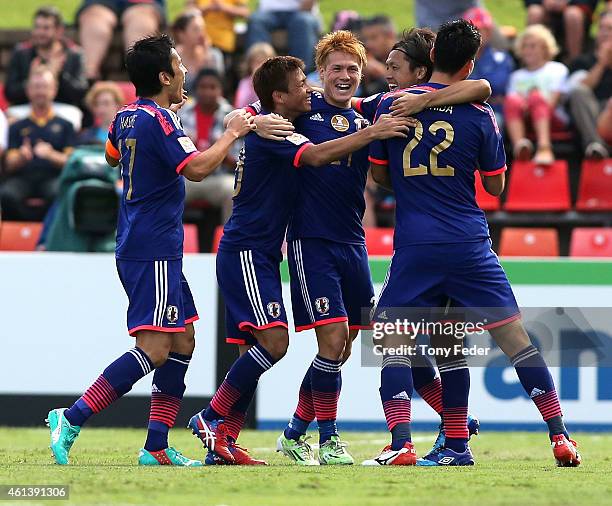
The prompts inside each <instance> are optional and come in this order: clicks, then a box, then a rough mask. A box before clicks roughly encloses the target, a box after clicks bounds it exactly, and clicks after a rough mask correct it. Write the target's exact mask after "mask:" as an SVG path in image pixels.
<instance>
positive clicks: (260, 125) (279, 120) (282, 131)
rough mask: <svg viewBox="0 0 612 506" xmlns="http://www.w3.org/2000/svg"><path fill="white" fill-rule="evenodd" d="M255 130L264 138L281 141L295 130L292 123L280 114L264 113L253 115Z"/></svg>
mask: <svg viewBox="0 0 612 506" xmlns="http://www.w3.org/2000/svg"><path fill="white" fill-rule="evenodd" d="M254 120H255V129H254V130H255V132H256V133H257V135H259V136H260V137H262V138H264V139H269V140H272V141H282V140H283V139H285V137H288V136H289V135H291V134H292V133H293V132H294V131H295V127H294V126H293V123H291V121H289V120H288V119H285V118H283V117H282V116H281V115H280V114H275V113H272V114H265V115H259V116H256V117H255V119H254Z"/></svg>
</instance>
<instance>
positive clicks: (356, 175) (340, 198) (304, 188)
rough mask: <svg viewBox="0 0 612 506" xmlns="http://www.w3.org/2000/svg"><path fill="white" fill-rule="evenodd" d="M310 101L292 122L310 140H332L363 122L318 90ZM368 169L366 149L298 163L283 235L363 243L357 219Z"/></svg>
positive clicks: (355, 128) (363, 207) (358, 128)
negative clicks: (318, 163)
mask: <svg viewBox="0 0 612 506" xmlns="http://www.w3.org/2000/svg"><path fill="white" fill-rule="evenodd" d="M311 103H312V110H311V111H310V112H308V113H305V114H303V115H301V116H300V117H298V118H297V119H296V120H295V122H294V124H295V129H296V131H297V132H299V133H300V134H302V135H304V136H306V137H308V138H309V139H310V140H311V141H312V142H314V143H315V144H320V143H322V142H326V141H330V140H333V139H338V138H340V137H342V136H345V135H349V134H352V133H355V132H357V131H358V130H360V129H361V128H365V127H366V126H368V125H369V122H368V121H367V120H366V119H364V118H363V116H362V115H361V114H359V113H358V112H357V111H355V110H354V109H351V108H348V109H341V108H338V107H334V106H333V105H330V104H328V103H327V102H326V101H325V99H324V98H323V96H322V95H321V94H320V93H318V92H314V93H313V94H312V96H311ZM368 168H369V164H368V148H367V147H365V148H363V149H360V150H359V151H356V152H354V153H351V154H349V155H348V156H346V157H344V158H343V159H342V160H337V161H335V162H332V163H330V164H327V165H323V166H322V167H311V166H308V165H305V166H302V167H300V168H299V169H298V178H299V186H300V191H299V196H298V199H297V201H296V205H295V209H294V215H293V219H292V221H291V224H290V226H289V232H288V233H287V239H288V240H295V239H301V238H306V237H313V238H320V239H327V240H330V241H336V242H341V243H348V244H365V235H364V231H363V226H362V224H361V220H362V219H363V213H364V212H365V199H364V196H363V193H364V190H365V184H366V178H367V174H368Z"/></svg>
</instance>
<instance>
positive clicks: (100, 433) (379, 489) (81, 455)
mask: <svg viewBox="0 0 612 506" xmlns="http://www.w3.org/2000/svg"><path fill="white" fill-rule="evenodd" d="M144 435H145V432H144V430H135V429H120V430H109V429H94V428H91V429H87V428H85V429H84V430H83V432H82V433H81V436H80V437H79V439H78V440H77V442H76V443H75V446H74V447H73V450H72V452H71V453H72V465H71V466H67V467H59V466H56V465H54V464H52V463H51V462H52V460H51V456H50V451H49V450H48V448H47V445H48V443H49V441H48V439H49V434H48V431H47V430H44V429H14V428H2V429H0V485H4V484H15V485H25V484H53V485H60V484H63V485H69V486H70V500H69V501H53V502H51V503H50V504H67V503H69V504H143V505H182V504H197V505H202V506H204V505H205V506H215V505H219V506H220V505H227V506H242V505H244V506H258V505H261V506H263V505H265V506H268V505H279V506H280V505H282V506H289V505H310V504H312V505H328V504H329V505H333V506H341V505H351V506H361V505H385V506H386V505H395V504H415V505H420V504H435V505H436V506H443V505H446V504H448V505H453V506H460V505H478V506H485V505H486V506H488V505H501V504H503V505H545V504H546V505H559V506H574V505H584V504H593V505H603V504H612V435H611V434H578V433H577V434H575V435H574V436H575V437H576V439H577V440H578V441H579V442H580V449H581V451H582V454H583V465H582V466H581V467H579V468H574V469H567V468H566V469H561V468H556V467H555V466H554V462H553V459H552V453H551V451H550V448H549V447H548V445H547V438H546V435H545V434H544V433H541V434H540V433H538V434H534V433H520V432H509V433H501V432H496V433H495V432H491V433H486V432H484V433H482V434H481V435H479V436H477V437H475V438H474V440H473V442H472V449H473V452H474V454H475V457H476V459H477V465H476V466H475V467H473V468H440V469H432V468H393V467H388V468H364V467H361V466H357V465H356V466H350V467H343V468H339V467H333V468H332V467H318V468H298V467H295V466H293V465H291V464H290V462H289V461H288V460H287V459H285V458H284V457H283V456H282V455H280V454H277V453H275V452H274V451H273V447H274V444H275V440H276V436H277V434H276V433H274V432H263V431H245V432H244V434H243V435H242V436H241V443H242V444H244V445H245V446H248V447H249V448H251V451H252V452H253V454H254V455H256V456H259V457H262V458H265V459H267V460H268V462H269V463H270V464H271V465H270V466H269V467H266V468H262V467H238V466H227V467H221V466H217V467H207V468H199V469H187V468H169V467H155V468H153V467H148V468H142V467H138V466H137V465H135V461H136V457H137V453H138V449H139V448H140V446H141V445H142V442H143V438H144ZM433 437H434V435H433V434H426V433H418V434H415V445H416V447H417V451H418V452H419V454H422V453H424V452H425V451H427V450H428V449H429V446H430V445H431V443H432V441H433ZM344 438H345V439H346V440H347V441H348V442H349V444H350V450H351V452H352V453H353V455H354V456H355V459H356V461H359V462H361V460H363V459H365V458H370V457H372V456H374V455H375V454H376V452H377V451H379V450H380V449H381V448H382V446H383V445H384V444H385V443H386V441H387V439H386V438H387V434H385V433H380V432H376V433H372V432H370V433H363V432H362V433H357V432H345V433H344ZM171 443H172V444H173V445H174V446H175V447H177V448H179V449H181V450H182V451H183V452H184V453H185V454H186V455H187V456H189V457H191V458H200V457H203V452H202V450H201V449H200V446H199V441H197V440H196V439H195V438H194V437H192V436H191V435H190V434H189V432H188V431H187V429H181V428H178V427H177V428H175V429H173V431H172V432H171ZM0 504H7V502H6V501H0ZM15 504H25V502H24V501H19V502H16V503H15ZM30 504H35V503H30ZM39 504H49V502H47V501H45V502H40V503H39Z"/></svg>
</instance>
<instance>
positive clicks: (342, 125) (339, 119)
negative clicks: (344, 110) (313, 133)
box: [331, 114, 349, 132]
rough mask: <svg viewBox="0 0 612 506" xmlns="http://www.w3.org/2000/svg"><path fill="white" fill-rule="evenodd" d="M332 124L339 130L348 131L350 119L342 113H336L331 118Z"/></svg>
mask: <svg viewBox="0 0 612 506" xmlns="http://www.w3.org/2000/svg"><path fill="white" fill-rule="evenodd" d="M331 126H332V127H334V130H337V131H338V132H346V131H347V130H348V129H349V121H348V119H346V118H345V117H344V116H342V115H341V114H335V115H334V116H333V117H332V119H331Z"/></svg>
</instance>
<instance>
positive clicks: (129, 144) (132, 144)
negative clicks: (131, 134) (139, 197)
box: [119, 139, 136, 200]
mask: <svg viewBox="0 0 612 506" xmlns="http://www.w3.org/2000/svg"><path fill="white" fill-rule="evenodd" d="M125 147H126V148H127V149H128V151H129V152H130V161H129V165H128V179H129V183H128V191H127V193H126V195H125V200H132V192H133V190H134V188H133V186H132V172H133V170H134V160H135V158H136V139H125ZM119 152H121V140H119ZM121 167H122V168H123V163H121Z"/></svg>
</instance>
